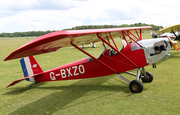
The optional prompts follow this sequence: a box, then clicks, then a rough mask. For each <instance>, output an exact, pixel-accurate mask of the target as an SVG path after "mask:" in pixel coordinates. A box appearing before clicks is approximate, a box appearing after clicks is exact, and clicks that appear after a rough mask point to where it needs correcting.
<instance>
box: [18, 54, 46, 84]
mask: <svg viewBox="0 0 180 115" xmlns="http://www.w3.org/2000/svg"><path fill="white" fill-rule="evenodd" d="M20 63H21V67H22V70H23V73H24V77H28V76H33V75H35V74H39V73H42V72H43V70H42V69H41V67H40V66H39V64H38V63H37V61H36V60H35V58H34V57H33V56H29V57H24V58H22V59H21V60H20ZM26 81H31V82H35V79H34V77H30V78H28V79H26Z"/></svg>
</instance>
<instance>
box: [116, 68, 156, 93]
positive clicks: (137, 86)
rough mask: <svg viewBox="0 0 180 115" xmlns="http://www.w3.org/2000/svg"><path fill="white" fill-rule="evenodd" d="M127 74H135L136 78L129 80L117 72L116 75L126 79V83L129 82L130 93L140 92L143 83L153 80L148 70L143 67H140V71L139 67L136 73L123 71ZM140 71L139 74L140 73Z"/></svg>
mask: <svg viewBox="0 0 180 115" xmlns="http://www.w3.org/2000/svg"><path fill="white" fill-rule="evenodd" d="M125 73H127V74H130V75H133V76H136V80H133V81H130V80H128V79H126V78H124V77H123V76H121V75H120V74H118V77H119V78H121V79H122V80H124V81H126V82H127V83H129V90H130V91H131V92H132V93H141V92H142V90H143V83H150V82H152V81H153V75H152V74H151V73H150V72H148V71H147V72H146V71H145V68H144V67H142V71H141V72H140V68H139V69H138V70H137V73H136V74H134V73H131V72H125ZM140 73H141V75H140ZM140 79H142V82H143V83H142V82H141V81H140Z"/></svg>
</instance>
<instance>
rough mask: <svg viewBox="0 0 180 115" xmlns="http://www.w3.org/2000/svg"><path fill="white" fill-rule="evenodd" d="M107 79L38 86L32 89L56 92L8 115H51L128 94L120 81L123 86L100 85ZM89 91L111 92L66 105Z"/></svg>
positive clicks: (108, 77)
mask: <svg viewBox="0 0 180 115" xmlns="http://www.w3.org/2000/svg"><path fill="white" fill-rule="evenodd" d="M109 79H112V77H110V76H107V77H103V78H101V80H99V79H98V80H97V79H94V78H92V79H88V80H80V81H77V82H75V83H73V84H71V85H70V86H52V87H39V86H40V85H39V86H36V87H33V88H37V89H43V90H46V89H48V90H49V89H52V90H57V92H55V93H52V94H50V95H48V96H46V97H43V98H41V99H39V100H37V101H35V102H32V103H29V104H27V105H25V106H23V107H21V108H19V109H17V110H16V111H14V112H12V113H10V114H9V115H16V114H18V115H24V114H26V115H28V114H37V113H38V114H47V111H48V114H53V113H54V112H56V111H59V110H62V109H65V108H68V107H72V106H77V105H79V104H82V103H86V102H89V101H93V100H98V99H100V98H102V97H106V96H110V95H113V94H115V93H117V92H120V91H123V92H125V93H128V92H129V89H128V87H127V86H126V85H127V84H126V83H125V82H122V81H120V80H118V82H119V81H120V82H122V83H124V86H121V85H113V84H110V85H102V84H103V83H104V82H108V80H109ZM108 83H109V82H108ZM40 84H41V83H40ZM29 89H32V88H25V89H24V90H22V91H21V93H22V92H24V91H27V90H29ZM58 90H59V91H58ZM89 91H113V92H111V93H108V94H104V95H100V96H99V97H94V98H93V99H87V100H82V101H80V102H78V103H75V104H73V105H69V106H68V104H70V103H72V102H73V101H75V100H77V99H79V98H81V97H83V96H87V95H86V94H87V93H88V92H89ZM13 94H17V93H15V91H13V92H9V93H6V94H5V95H13ZM24 109H26V111H30V113H24ZM27 109H29V110H27Z"/></svg>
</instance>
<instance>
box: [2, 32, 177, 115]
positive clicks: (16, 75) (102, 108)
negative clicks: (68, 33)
mask: <svg viewBox="0 0 180 115" xmlns="http://www.w3.org/2000/svg"><path fill="white" fill-rule="evenodd" d="M144 37H149V38H150V35H149V34H147V33H145V34H144ZM32 39H33V38H28V39H27V38H10V39H8V38H3V39H0V49H1V50H0V54H1V55H0V60H1V61H0V114H1V115H5V114H9V115H46V114H47V115H48V114H49V115H51V114H53V115H74V114H76V115H79V114H82V115H84V114H90V115H91V114H92V115H109V114H113V115H117V114H148V115H151V114H152V115H154V114H155V115H159V114H162V115H168V114H179V113H180V109H179V108H180V98H179V95H180V86H179V85H180V77H179V76H180V71H179V69H180V66H179V64H180V53H179V52H177V51H175V50H171V51H170V54H171V56H170V59H168V60H166V61H164V62H159V63H158V64H157V69H153V68H152V67H151V66H147V67H146V70H147V71H150V72H151V73H153V75H154V80H153V82H152V83H147V84H144V90H143V92H142V93H138V94H133V93H130V92H129V88H128V84H127V83H126V82H124V81H122V80H121V79H119V78H118V77H117V76H116V75H111V76H105V77H100V78H92V79H83V80H70V81H55V82H46V83H39V84H37V85H35V86H33V87H29V85H30V84H31V83H29V82H26V81H22V82H21V83H19V84H17V85H15V86H13V87H10V88H5V87H6V86H7V85H8V84H9V83H11V82H12V81H14V80H16V79H20V78H22V77H23V74H22V70H21V67H20V63H19V59H16V60H11V61H6V62H4V61H3V60H4V58H5V57H6V56H8V55H9V54H10V53H11V52H12V51H14V50H15V49H17V48H19V47H20V46H22V45H24V44H25V43H27V42H28V41H30V40H32ZM100 44H101V43H97V44H96V45H97V48H94V49H93V51H92V48H85V50H87V51H88V52H90V53H93V55H95V56H96V57H98V55H100V52H101V51H102V47H101V46H100ZM84 57H87V56H86V55H84V54H83V53H81V52H80V51H78V50H76V49H75V48H73V47H68V48H64V49H60V50H58V51H56V52H54V53H48V54H43V55H38V56H35V58H36V59H37V61H38V62H39V64H40V66H41V67H42V69H43V70H49V69H52V68H55V67H58V66H61V65H64V64H67V63H70V62H73V61H76V60H79V59H82V58H84ZM122 75H123V76H127V78H129V79H131V80H133V79H135V78H134V77H133V76H129V75H126V74H122Z"/></svg>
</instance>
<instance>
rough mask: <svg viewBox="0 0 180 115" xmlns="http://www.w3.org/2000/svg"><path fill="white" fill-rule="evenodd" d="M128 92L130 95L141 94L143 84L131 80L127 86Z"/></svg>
mask: <svg viewBox="0 0 180 115" xmlns="http://www.w3.org/2000/svg"><path fill="white" fill-rule="evenodd" d="M129 90H130V91H131V92H132V93H141V92H142V90H143V84H142V82H140V81H139V80H133V81H131V82H130V84H129Z"/></svg>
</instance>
